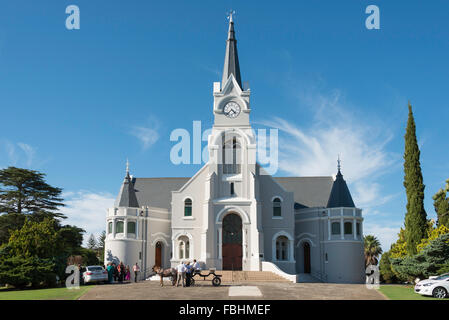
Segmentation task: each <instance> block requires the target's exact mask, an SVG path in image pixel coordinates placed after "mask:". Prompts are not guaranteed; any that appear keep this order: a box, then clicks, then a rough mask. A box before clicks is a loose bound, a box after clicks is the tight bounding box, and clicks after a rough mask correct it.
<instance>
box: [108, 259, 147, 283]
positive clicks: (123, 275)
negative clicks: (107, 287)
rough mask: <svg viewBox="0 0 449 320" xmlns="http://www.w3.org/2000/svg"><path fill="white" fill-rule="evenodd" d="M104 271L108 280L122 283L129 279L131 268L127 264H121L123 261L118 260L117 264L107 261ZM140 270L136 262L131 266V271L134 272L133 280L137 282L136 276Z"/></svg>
mask: <svg viewBox="0 0 449 320" xmlns="http://www.w3.org/2000/svg"><path fill="white" fill-rule="evenodd" d="M106 271H107V272H108V282H109V283H114V282H119V283H122V282H124V281H127V282H129V281H131V270H130V268H129V266H126V267H125V265H124V264H123V262H121V261H120V263H119V264H118V265H116V264H115V263H114V262H109V263H108V266H107V268H106ZM139 271H140V268H139V265H138V264H137V262H136V264H135V265H134V266H133V272H134V282H137V276H138V273H139Z"/></svg>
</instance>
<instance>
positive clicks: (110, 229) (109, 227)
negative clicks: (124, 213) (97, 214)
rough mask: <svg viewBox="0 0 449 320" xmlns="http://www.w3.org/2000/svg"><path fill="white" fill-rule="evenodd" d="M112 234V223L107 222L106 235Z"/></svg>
mask: <svg viewBox="0 0 449 320" xmlns="http://www.w3.org/2000/svg"><path fill="white" fill-rule="evenodd" d="M110 233H112V221H110V222H108V234H110Z"/></svg>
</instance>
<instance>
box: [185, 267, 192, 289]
mask: <svg viewBox="0 0 449 320" xmlns="http://www.w3.org/2000/svg"><path fill="white" fill-rule="evenodd" d="M192 272H193V267H192V265H191V264H190V261H187V263H186V287H190V283H191V281H190V280H191V279H192Z"/></svg>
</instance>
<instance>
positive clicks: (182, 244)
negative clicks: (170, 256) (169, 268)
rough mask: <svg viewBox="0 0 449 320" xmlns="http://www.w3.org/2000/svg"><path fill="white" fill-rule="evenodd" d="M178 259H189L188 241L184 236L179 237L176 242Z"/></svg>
mask: <svg viewBox="0 0 449 320" xmlns="http://www.w3.org/2000/svg"><path fill="white" fill-rule="evenodd" d="M178 249H179V259H189V258H190V241H189V238H187V237H186V236H181V237H179V240H178Z"/></svg>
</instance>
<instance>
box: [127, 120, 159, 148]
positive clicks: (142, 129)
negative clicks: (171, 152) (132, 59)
mask: <svg viewBox="0 0 449 320" xmlns="http://www.w3.org/2000/svg"><path fill="white" fill-rule="evenodd" d="M158 130H159V121H158V120H157V119H155V118H153V117H150V118H149V119H148V125H146V126H133V127H132V129H131V131H130V134H131V135H133V136H135V137H136V138H137V139H139V141H140V143H141V144H142V149H143V150H147V149H148V148H150V147H151V146H152V145H153V144H155V143H156V142H157V141H158V140H159V133H158Z"/></svg>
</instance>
